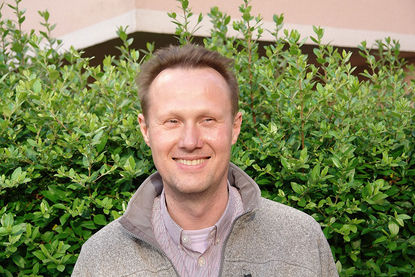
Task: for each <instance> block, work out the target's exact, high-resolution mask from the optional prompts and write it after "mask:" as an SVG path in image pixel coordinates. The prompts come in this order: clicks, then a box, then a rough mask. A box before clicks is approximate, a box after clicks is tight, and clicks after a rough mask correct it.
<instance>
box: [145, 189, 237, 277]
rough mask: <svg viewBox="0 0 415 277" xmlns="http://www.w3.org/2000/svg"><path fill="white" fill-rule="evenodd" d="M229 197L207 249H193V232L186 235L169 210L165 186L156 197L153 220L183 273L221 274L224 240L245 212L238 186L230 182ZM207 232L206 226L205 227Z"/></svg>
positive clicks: (158, 235) (164, 246) (163, 245)
mask: <svg viewBox="0 0 415 277" xmlns="http://www.w3.org/2000/svg"><path fill="white" fill-rule="evenodd" d="M228 189H229V198H228V203H227V205H226V209H225V211H224V213H223V215H222V216H221V218H220V219H219V220H218V222H216V224H215V225H214V226H212V227H209V228H211V230H210V233H209V236H208V246H207V249H206V251H205V252H203V253H200V252H198V251H194V250H192V242H191V241H190V239H191V236H188V235H186V233H187V232H186V231H185V230H183V229H182V228H181V227H180V226H179V225H177V223H176V222H175V221H174V220H173V219H172V218H171V216H170V214H169V212H168V211H167V206H166V201H165V196H164V190H163V192H162V193H161V195H160V196H159V197H157V198H155V199H154V204H153V214H152V224H153V229H154V234H155V236H156V239H157V241H158V243H159V244H160V246H161V249H162V250H163V251H164V252H165V253H166V255H167V257H168V258H169V259H170V260H171V261H172V263H173V265H174V267H175V268H176V270H177V272H178V273H179V275H180V276H182V277H186V276H189V277H190V276H218V275H219V267H220V261H221V255H222V246H223V241H224V240H225V238H226V237H227V235H228V234H229V232H230V229H231V225H232V222H233V221H234V220H235V218H236V217H238V216H239V215H241V214H242V213H243V206H242V199H241V196H240V194H239V192H238V190H237V189H236V188H234V187H232V186H230V185H229V183H228ZM202 232H203V230H202Z"/></svg>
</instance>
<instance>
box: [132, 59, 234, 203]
mask: <svg viewBox="0 0 415 277" xmlns="http://www.w3.org/2000/svg"><path fill="white" fill-rule="evenodd" d="M148 101H149V104H148V107H149V109H148V115H147V118H144V116H143V115H139V123H140V128H141V132H142V134H143V136H144V140H145V142H146V143H147V145H149V146H150V148H151V150H152V155H153V160H154V164H155V166H156V168H157V170H158V171H159V173H160V174H161V176H162V179H163V184H164V189H165V191H166V193H170V194H171V193H173V194H176V195H178V194H189V193H190V194H193V193H196V194H197V193H201V192H205V191H208V190H210V191H215V190H216V189H217V188H218V187H219V186H226V182H227V181H226V180H227V172H228V166H229V160H230V152H231V146H232V145H233V144H234V143H235V142H236V140H237V138H238V135H239V131H240V127H241V121H242V116H241V114H240V113H238V114H237V115H236V116H233V115H232V107H231V100H230V92H229V88H228V85H227V83H226V81H225V79H224V78H223V77H222V76H221V75H220V74H219V73H218V72H217V71H215V70H214V69H212V68H208V67H206V68H198V69H184V68H173V69H166V70H164V71H162V72H161V73H160V74H159V75H158V76H157V77H156V79H155V80H154V81H153V83H152V84H151V86H150V89H149V95H148Z"/></svg>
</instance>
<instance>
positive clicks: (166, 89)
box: [147, 67, 231, 111]
mask: <svg viewBox="0 0 415 277" xmlns="http://www.w3.org/2000/svg"><path fill="white" fill-rule="evenodd" d="M198 99H200V100H202V99H203V100H204V101H207V100H209V99H212V100H219V101H220V99H222V101H224V102H226V103H224V104H226V106H227V105H229V106H231V93H230V89H229V86H228V84H227V82H226V80H225V79H224V78H223V77H222V75H221V74H220V73H219V72H217V71H216V70H214V69H213V68H210V67H202V68H182V67H177V68H168V69H165V70H163V71H162V72H160V73H159V74H158V75H157V77H156V78H155V79H154V81H153V82H152V83H151V85H150V87H149V92H148V98H147V100H148V103H149V105H148V108H149V111H151V110H152V109H157V108H160V107H159V106H160V103H161V102H163V103H164V105H168V104H169V103H171V105H173V104H174V103H183V104H185V103H187V102H189V101H194V102H195V101H197V100H198ZM173 100H174V103H173ZM226 108H227V107H226Z"/></svg>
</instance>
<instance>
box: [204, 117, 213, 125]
mask: <svg viewBox="0 0 415 277" xmlns="http://www.w3.org/2000/svg"><path fill="white" fill-rule="evenodd" d="M214 122H215V119H214V118H212V117H205V118H203V120H202V123H203V124H208V125H210V124H212V123H214Z"/></svg>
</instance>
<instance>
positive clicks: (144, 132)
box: [138, 113, 150, 146]
mask: <svg viewBox="0 0 415 277" xmlns="http://www.w3.org/2000/svg"><path fill="white" fill-rule="evenodd" d="M138 123H139V124H140V131H141V134H142V135H143V138H144V141H145V142H146V144H147V145H148V146H150V140H149V137H148V126H147V123H146V119H145V118H144V115H143V114H141V113H140V114H139V115H138Z"/></svg>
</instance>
